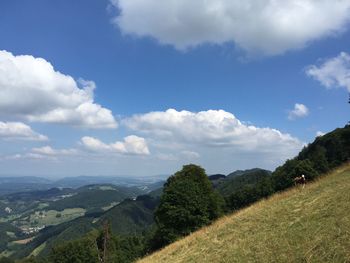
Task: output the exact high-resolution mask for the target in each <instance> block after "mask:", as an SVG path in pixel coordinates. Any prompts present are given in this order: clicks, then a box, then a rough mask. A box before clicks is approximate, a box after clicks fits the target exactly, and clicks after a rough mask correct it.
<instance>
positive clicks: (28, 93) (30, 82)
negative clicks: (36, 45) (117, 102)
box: [0, 51, 117, 128]
mask: <svg viewBox="0 0 350 263" xmlns="http://www.w3.org/2000/svg"><path fill="white" fill-rule="evenodd" d="M94 89H95V83H94V82H92V81H85V80H79V83H78V82H76V81H75V80H74V79H73V78H72V77H71V76H69V75H64V74H62V73H60V72H58V71H56V70H55V69H54V68H53V66H52V65H51V64H50V63H49V62H48V61H46V60H45V59H42V58H35V57H33V56H14V55H13V54H12V53H10V52H7V51H0V114H1V116H3V117H4V116H5V117H8V116H11V117H12V118H13V117H16V118H23V119H26V120H29V121H32V122H48V123H64V124H70V125H73V126H80V127H87V128H116V127H117V123H116V120H115V119H114V117H113V115H112V112H111V111H110V110H109V109H106V108H103V107H102V106H101V105H99V104H96V103H95V102H94Z"/></svg>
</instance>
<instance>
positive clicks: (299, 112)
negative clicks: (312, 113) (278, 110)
mask: <svg viewBox="0 0 350 263" xmlns="http://www.w3.org/2000/svg"><path fill="white" fill-rule="evenodd" d="M307 115H309V109H308V108H307V107H306V106H305V105H304V104H301V103H296V104H295V105H294V109H293V110H290V111H289V113H288V119H289V120H295V119H297V118H303V117H306V116H307Z"/></svg>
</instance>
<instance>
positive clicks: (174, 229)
mask: <svg viewBox="0 0 350 263" xmlns="http://www.w3.org/2000/svg"><path fill="white" fill-rule="evenodd" d="M223 202H224V201H223V199H222V197H221V196H219V194H217V193H216V192H214V190H213V188H212V185H211V183H210V181H209V179H208V177H207V175H206V174H205V170H204V169H203V168H201V167H200V166H197V165H193V164H190V165H185V166H183V168H182V170H181V171H178V172H177V173H175V174H174V175H173V176H171V177H169V179H168V180H167V182H166V183H165V185H164V190H163V195H162V196H161V199H160V204H159V207H158V208H157V210H156V212H155V221H156V223H157V226H158V229H157V231H156V234H155V237H154V240H153V242H154V243H156V244H155V246H154V248H157V246H158V248H159V247H161V246H164V245H166V244H169V243H171V242H173V241H175V240H176V239H177V238H179V237H181V236H185V235H188V234H190V233H191V232H193V231H195V230H196V229H198V228H200V227H202V226H204V225H207V224H209V223H210V222H211V221H212V220H214V219H216V218H218V217H219V216H220V215H221V214H222V208H223Z"/></svg>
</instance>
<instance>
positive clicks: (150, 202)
mask: <svg viewBox="0 0 350 263" xmlns="http://www.w3.org/2000/svg"><path fill="white" fill-rule="evenodd" d="M158 204H159V198H158V197H155V198H154V197H151V196H149V195H142V196H138V197H137V198H136V200H130V199H127V200H124V201H123V202H122V203H120V204H119V205H116V206H115V207H113V208H111V209H110V210H108V211H107V212H106V213H105V214H103V215H102V216H101V217H100V219H99V221H98V222H97V224H99V225H102V224H103V222H104V221H105V220H108V221H109V222H110V224H111V228H112V232H113V233H115V234H137V233H141V232H142V231H144V230H146V229H148V228H149V227H150V226H151V225H152V224H153V223H154V220H153V212H154V210H155V208H156V206H157V205H158Z"/></svg>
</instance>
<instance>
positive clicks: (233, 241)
mask: <svg viewBox="0 0 350 263" xmlns="http://www.w3.org/2000/svg"><path fill="white" fill-rule="evenodd" d="M349 203H350V165H349V164H347V165H345V166H343V167H340V168H338V169H336V170H335V171H333V172H332V173H331V174H328V175H326V176H323V177H322V178H320V179H319V180H317V181H315V182H314V183H310V184H308V185H307V186H306V187H305V188H304V189H302V188H301V187H295V188H292V189H290V190H288V191H286V192H282V193H279V194H275V195H273V196H272V197H270V198H269V199H267V200H266V199H265V200H262V201H260V202H257V203H255V204H253V205H252V206H250V207H248V208H245V209H242V210H240V211H238V212H236V213H233V214H232V215H230V216H226V217H224V218H221V219H219V220H218V221H217V222H215V223H214V224H212V225H211V226H208V227H205V228H203V229H201V230H199V231H197V232H195V233H193V234H192V235H190V236H188V237H186V238H184V239H182V240H179V241H177V242H175V243H173V244H171V245H169V246H168V247H165V248H164V249H163V250H161V251H159V252H157V253H154V254H152V255H150V256H148V257H146V258H144V259H142V260H140V261H139V263H148V262H152V263H154V262H172V263H176V262H349V261H350V251H349V247H350V217H349Z"/></svg>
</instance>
